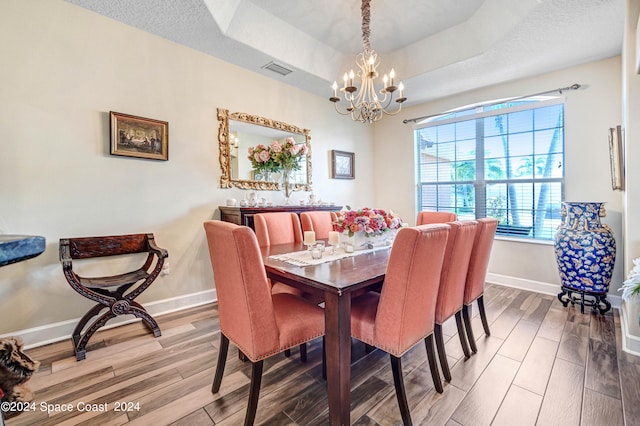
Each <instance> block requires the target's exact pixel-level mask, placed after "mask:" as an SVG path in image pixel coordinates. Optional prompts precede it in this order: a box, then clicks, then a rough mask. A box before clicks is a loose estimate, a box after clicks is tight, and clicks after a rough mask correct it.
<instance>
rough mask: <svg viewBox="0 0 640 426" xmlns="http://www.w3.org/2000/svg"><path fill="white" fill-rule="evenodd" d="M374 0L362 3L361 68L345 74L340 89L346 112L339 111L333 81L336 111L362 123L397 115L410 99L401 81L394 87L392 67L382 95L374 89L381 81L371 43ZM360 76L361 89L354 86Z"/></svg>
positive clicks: (358, 62) (383, 80)
mask: <svg viewBox="0 0 640 426" xmlns="http://www.w3.org/2000/svg"><path fill="white" fill-rule="evenodd" d="M370 1H371V0H362V7H361V11H362V47H363V48H364V52H362V53H360V54H358V56H356V65H357V66H358V68H359V71H358V73H357V74H355V73H354V72H353V69H352V70H351V71H349V73H344V76H343V77H342V80H343V82H344V85H343V87H342V88H340V92H341V96H342V97H343V98H344V100H346V101H347V103H348V104H349V105H348V106H347V108H346V111H345V112H342V111H340V109H339V108H338V102H340V100H341V98H340V97H338V83H337V82H335V81H334V82H333V86H332V88H333V96H331V97H330V98H329V100H330V101H331V102H333V104H334V106H335V108H336V111H337V112H338V113H339V114H342V115H351V118H352V119H353V120H354V121H359V122H361V123H373V122H374V121H378V120H380V119H381V118H382V117H383V114H387V115H395V114H397V113H399V112H400V110H401V109H402V103H403V102H404V101H406V100H407V98H405V97H404V96H403V91H404V85H403V84H402V82H400V84H398V86H397V87H396V85H395V71H394V70H393V68H391V71H390V72H389V75H387V74H385V75H384V77H383V78H382V89H380V95H381V97H379V96H378V94H377V93H376V88H375V80H376V78H378V71H377V69H378V66H379V65H380V60H379V58H378V54H377V53H376V51H375V50H373V49H372V48H371V44H370V43H369V36H370V30H369V21H370V19H371V15H370V10H369V9H370V7H369V3H370ZM356 75H357V77H358V78H359V79H360V90H358V87H356V86H355V85H354V79H355V78H356ZM396 90H397V91H398V95H397V97H396V98H395V101H396V103H397V104H398V106H397V109H395V110H393V107H391V101H392V100H393V96H394V92H396Z"/></svg>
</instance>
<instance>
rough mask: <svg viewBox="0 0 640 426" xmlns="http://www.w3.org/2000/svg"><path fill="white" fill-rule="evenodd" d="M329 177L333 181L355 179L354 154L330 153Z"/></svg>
mask: <svg viewBox="0 0 640 426" xmlns="http://www.w3.org/2000/svg"><path fill="white" fill-rule="evenodd" d="M331 166H332V168H331V177H332V178H333V179H355V177H356V174H355V154H354V153H353V152H346V151H336V150H335V149H334V150H332V151H331Z"/></svg>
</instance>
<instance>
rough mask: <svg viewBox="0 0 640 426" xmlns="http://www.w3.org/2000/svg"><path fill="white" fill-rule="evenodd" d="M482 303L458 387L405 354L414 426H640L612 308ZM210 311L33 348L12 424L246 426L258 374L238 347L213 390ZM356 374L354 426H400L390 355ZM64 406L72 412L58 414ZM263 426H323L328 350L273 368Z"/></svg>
mask: <svg viewBox="0 0 640 426" xmlns="http://www.w3.org/2000/svg"><path fill="white" fill-rule="evenodd" d="M485 305H486V308H487V314H488V317H489V322H490V328H491V336H489V337H487V336H485V335H484V334H483V332H482V326H481V323H480V320H479V318H478V317H475V318H474V330H475V333H476V338H477V341H478V343H477V344H478V353H477V354H475V355H473V356H472V357H471V358H470V359H468V360H466V361H465V360H464V357H463V356H462V350H461V348H460V343H459V340H458V337H457V335H455V332H456V327H455V322H454V321H448V322H447V323H446V324H445V327H444V331H445V333H446V338H447V344H446V349H447V355H448V357H449V362H450V365H451V366H452V376H453V378H452V380H451V382H450V383H446V384H445V386H444V393H443V394H438V393H436V392H435V391H434V389H433V383H432V381H431V375H430V374H429V366H428V363H427V357H426V353H425V349H424V345H417V346H416V347H415V348H414V349H413V350H411V351H410V352H409V353H408V354H406V355H405V356H404V357H403V371H404V377H405V386H406V391H407V397H408V400H409V405H410V407H409V408H410V410H411V415H412V418H413V421H414V423H415V424H424V425H426V424H428V425H450V426H453V425H485V424H486V425H489V424H494V425H529V424H531V425H533V424H539V425H563V426H566V425H627V426H629V425H640V359H639V358H637V357H633V356H631V355H628V354H625V353H623V352H622V351H621V346H620V345H621V344H620V324H619V317H618V313H617V311H611V312H609V313H607V314H606V315H604V316H602V315H599V314H591V313H585V314H581V313H580V310H579V309H576V308H573V307H571V306H570V307H569V308H564V307H563V306H562V305H561V304H560V303H559V302H558V301H557V299H556V298H555V297H552V296H548V295H541V294H537V293H532V292H527V291H522V290H517V289H512V288H506V287H500V286H495V285H490V286H488V287H487V289H486V293H485ZM216 307H217V306H216V305H215V304H212V305H206V306H201V307H197V308H193V309H189V310H186V311H182V312H178V313H173V314H169V315H164V316H159V317H158V318H157V320H158V322H159V324H160V327H161V328H162V336H161V337H159V338H154V337H153V336H152V335H151V334H150V333H148V332H147V331H146V329H145V328H144V327H143V326H142V324H141V323H134V324H129V325H126V326H121V327H117V328H113V329H110V330H105V331H101V332H99V333H98V334H96V336H94V338H93V339H92V341H91V344H90V347H89V350H88V351H87V358H86V360H84V361H81V362H76V360H75V357H74V355H73V350H72V347H71V343H70V342H69V341H65V342H58V343H55V344H52V345H48V346H44V347H40V348H34V349H31V350H28V351H26V352H27V354H28V355H30V356H31V357H33V358H34V359H37V360H40V361H41V367H40V369H39V371H38V372H37V373H36V374H34V376H33V377H32V379H31V380H30V381H29V385H28V386H29V388H30V389H31V390H33V391H34V392H35V395H36V397H35V401H34V402H35V406H36V410H35V411H33V412H25V413H22V414H20V415H19V416H17V417H14V418H12V419H9V420H7V421H6V424H7V426H18V425H38V426H45V425H78V424H82V425H85V424H86V425H123V424H127V425H136V424H141V425H169V424H170V425H214V424H215V425H237V424H241V423H242V421H243V419H244V415H245V408H246V402H247V397H248V385H249V374H250V366H249V365H247V364H245V363H242V362H240V361H239V360H238V358H237V352H236V351H235V350H230V351H229V359H228V362H227V368H226V371H225V375H224V378H223V381H222V388H221V390H220V393H218V394H215V395H214V394H212V393H211V383H212V381H213V375H214V370H215V362H216V357H217V351H218V349H217V348H218V345H219V338H220V335H219V322H218V314H217V310H216ZM474 311H475V312H474V313H476V314H477V308H476V306H475V305H474ZM351 376H352V379H351V381H352V382H351V383H352V392H351V400H352V403H351V419H352V422H353V424H356V425H397V424H400V423H401V421H400V413H399V410H398V407H397V402H396V397H395V391H394V387H393V378H392V374H391V368H390V362H389V357H388V355H386V354H384V353H382V352H381V351H379V350H376V351H373V352H371V353H370V354H365V352H364V347H363V345H362V344H361V343H359V342H354V345H353V366H352V375H351ZM48 404H49V405H50V406H51V407H52V408H53V409H54V411H53V412H51V413H50V414H48V413H47V412H46V409H45V408H46V407H47V406H48ZM55 404H58V406H56V405H55ZM67 404H70V405H71V406H72V407H73V408H72V411H71V412H63V411H60V410H61V409H62V407H63V406H64V405H67ZM91 404H94V405H93V406H92V405H91ZM99 404H102V405H99ZM83 405H85V406H86V405H89V407H90V408H95V409H96V410H97V411H86V410H85V411H82V410H81V409H79V407H82V406H83ZM116 407H118V408H119V411H116ZM104 408H106V411H99V410H101V409H104ZM56 410H57V411H56ZM256 424H267V425H305V426H306V425H326V424H328V410H327V396H326V390H325V385H324V382H323V380H322V378H321V342H320V340H317V341H314V342H312V343H311V344H310V345H309V355H308V362H307V363H304V364H303V363H301V362H300V360H299V357H298V353H297V351H294V353H293V354H292V356H291V357H290V358H285V357H284V356H283V355H277V356H274V357H272V358H271V359H269V360H267V361H266V362H265V368H264V375H263V381H262V389H261V394H260V401H259V404H258V413H257V418H256Z"/></svg>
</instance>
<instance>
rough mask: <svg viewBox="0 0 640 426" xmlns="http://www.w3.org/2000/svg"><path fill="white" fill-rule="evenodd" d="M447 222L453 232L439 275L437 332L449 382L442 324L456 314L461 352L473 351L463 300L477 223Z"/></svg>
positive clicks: (446, 377)
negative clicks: (467, 334) (467, 329)
mask: <svg viewBox="0 0 640 426" xmlns="http://www.w3.org/2000/svg"><path fill="white" fill-rule="evenodd" d="M448 225H449V226H450V227H451V231H450V232H449V239H448V240H447V248H446V251H445V255H444V261H443V263H442V273H441V274H440V285H439V289H438V300H437V302H436V318H435V322H436V325H435V332H434V335H435V338H436V347H437V348H438V357H439V358H440V367H441V368H442V375H443V376H444V378H445V380H446V381H451V371H450V370H449V363H448V361H447V354H446V352H445V350H444V338H443V335H442V325H443V324H444V322H445V321H446V320H448V319H449V318H451V317H452V316H455V318H456V326H457V328H458V337H459V338H460V344H461V345H462V352H463V353H464V356H465V359H467V358H469V357H470V356H471V352H470V351H469V347H468V345H467V338H466V335H465V332H464V326H463V322H462V305H463V303H462V302H463V298H464V288H465V283H466V280H467V270H468V268H469V258H470V257H471V249H472V248H473V243H474V240H475V236H476V229H477V227H478V222H476V221H475V220H465V221H456V222H448Z"/></svg>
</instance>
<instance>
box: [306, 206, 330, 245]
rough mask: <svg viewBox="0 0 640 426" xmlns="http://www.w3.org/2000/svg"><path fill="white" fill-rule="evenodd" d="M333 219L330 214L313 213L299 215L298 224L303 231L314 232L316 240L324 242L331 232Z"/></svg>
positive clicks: (322, 212) (323, 212)
mask: <svg viewBox="0 0 640 426" xmlns="http://www.w3.org/2000/svg"><path fill="white" fill-rule="evenodd" d="M332 222H333V219H332V218H331V212H326V211H315V212H302V213H300V223H301V225H302V230H303V231H314V232H315V233H316V238H317V239H319V240H326V239H327V238H329V231H333V223H332Z"/></svg>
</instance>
